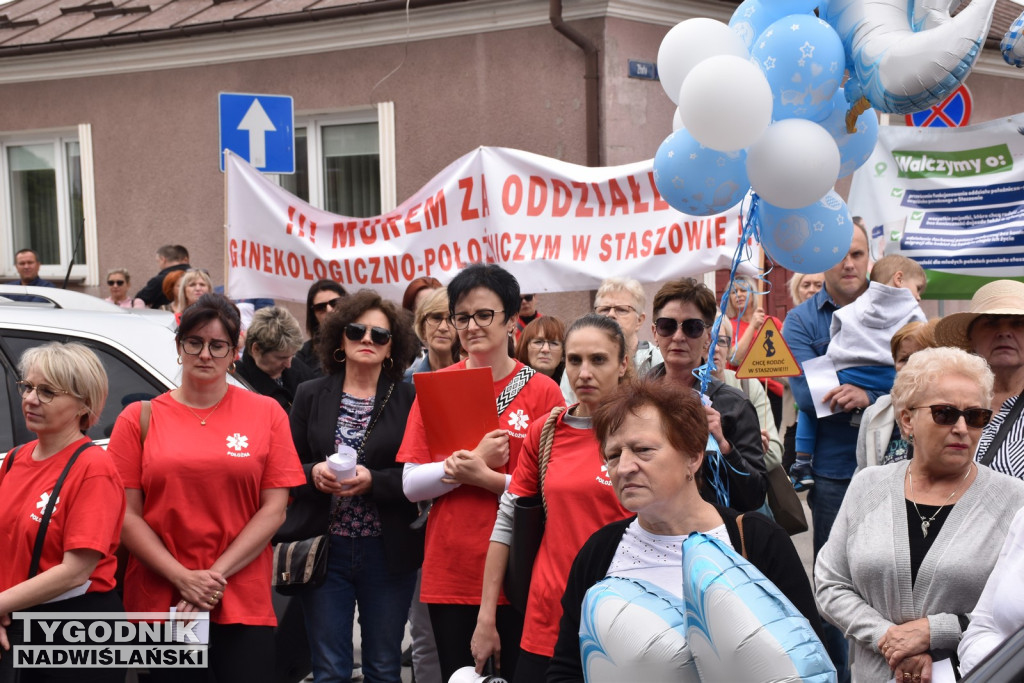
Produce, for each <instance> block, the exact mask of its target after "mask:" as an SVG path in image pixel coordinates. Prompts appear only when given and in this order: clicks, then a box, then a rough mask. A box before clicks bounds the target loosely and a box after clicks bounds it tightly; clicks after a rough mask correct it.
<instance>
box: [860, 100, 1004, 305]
mask: <svg viewBox="0 0 1024 683" xmlns="http://www.w3.org/2000/svg"><path fill="white" fill-rule="evenodd" d="M1022 130H1024V114H1018V115H1016V116H1011V117H1009V118H1004V119H998V120H996V121H989V122H987V123H982V124H979V125H976V126H968V127H965V128H914V127H896V126H882V127H881V128H880V129H879V131H878V144H877V145H876V146H875V151H874V153H873V154H872V155H871V158H869V159H868V161H867V162H866V163H865V164H864V165H863V166H861V167H860V169H859V170H857V172H856V173H855V174H854V176H853V184H852V186H851V189H850V201H849V206H850V212H851V213H853V214H854V215H858V214H859V215H861V216H863V217H864V220H865V222H866V224H867V226H868V231H869V233H870V235H871V241H872V252H873V254H874V256H875V257H876V258H877V257H879V256H881V255H882V254H883V253H885V254H890V253H900V254H903V255H904V256H909V257H910V258H913V259H914V260H915V261H917V262H918V263H920V264H921V266H922V267H924V268H925V269H926V270H927V271H928V289H927V290H926V291H925V296H926V298H929V299H969V298H970V297H971V295H972V294H973V293H974V292H975V291H976V290H977V289H978V287H980V286H981V285H983V284H985V283H986V282H989V281H991V280H994V279H1000V278H1020V279H1024V136H1022V133H1021V131H1022Z"/></svg>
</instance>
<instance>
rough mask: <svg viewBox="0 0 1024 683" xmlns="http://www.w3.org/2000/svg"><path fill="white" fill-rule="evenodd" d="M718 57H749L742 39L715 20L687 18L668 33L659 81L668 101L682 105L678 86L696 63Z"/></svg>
mask: <svg viewBox="0 0 1024 683" xmlns="http://www.w3.org/2000/svg"><path fill="white" fill-rule="evenodd" d="M716 55H734V56H736V57H743V58H744V59H746V58H747V57H749V56H750V52H749V51H748V50H747V46H746V45H745V44H744V43H743V39H742V38H740V36H739V35H738V34H737V33H736V32H735V31H733V30H732V29H731V28H729V27H728V26H727V25H726V24H723V23H722V22H720V21H715V20H714V19H705V18H703V17H701V18H697V19H687V20H686V21H682V22H679V23H678V24H676V25H675V26H673V27H672V29H671V30H670V31H669V32H668V33H666V34H665V38H664V39H662V41H661V47H659V48H658V78H659V79H661V87H663V88H664V89H665V92H666V93H667V94H668V96H669V98H670V99H671V100H672V101H673V102H675V103H676V104H678V103H679V87H680V86H681V85H682V84H683V81H685V80H686V76H687V74H689V73H690V70H691V69H693V67H695V66H696V65H697V64H699V63H700V62H702V61H704V60H705V59H707V58H708V57H714V56H716Z"/></svg>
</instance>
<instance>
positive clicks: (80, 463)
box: [0, 437, 125, 593]
mask: <svg viewBox="0 0 1024 683" xmlns="http://www.w3.org/2000/svg"><path fill="white" fill-rule="evenodd" d="M87 442H88V439H86V438H85V437H83V438H81V439H79V440H78V441H76V442H75V443H73V444H71V445H70V446H68V447H67V448H65V449H63V450H62V451H60V452H58V453H55V454H53V455H52V456H50V457H49V458H47V459H46V460H41V461H36V460H33V459H32V453H33V452H34V451H35V448H36V446H37V445H38V443H39V442H38V441H30V442H29V443H27V444H25V445H24V446H22V447H21V448H18V449H17V454H16V455H15V458H14V462H13V463H12V464H11V470H10V472H8V471H7V460H6V458H5V459H4V462H3V464H2V465H0V501H2V504H0V548H2V549H3V550H2V551H0V554H2V555H3V559H2V560H0V591H4V590H7V589H8V588H10V587H11V586H16V585H17V584H19V583H21V582H22V581H25V580H26V579H28V569H29V565H30V564H31V563H32V549H33V548H34V547H35V544H36V534H37V533H38V532H39V523H40V521H42V516H43V512H44V511H45V509H46V504H47V502H48V501H49V499H50V494H51V493H52V492H53V487H54V485H55V484H56V483H57V479H58V478H59V477H60V474H61V472H63V471H64V467H65V466H66V465H67V464H68V460H70V459H71V456H72V455H73V454H74V452H75V451H76V450H78V447H79V446H81V445H82V444H83V443H87ZM7 457H10V453H8V454H7ZM124 506H125V501H124V487H123V486H122V485H121V478H120V477H119V476H118V474H117V468H116V467H114V463H113V462H112V461H111V459H110V456H109V455H108V454H107V452H106V451H104V450H103V449H102V448H100V447H99V446H93V447H91V448H87V449H85V450H84V451H82V454H81V455H79V456H78V460H76V461H75V464H74V465H72V466H71V470H70V471H69V472H68V476H67V478H66V479H65V480H64V485H63V486H62V487H61V490H60V494H59V495H58V497H57V503H56V505H55V506H54V508H53V515H52V516H51V517H50V524H49V526H48V527H47V528H46V541H45V542H44V543H43V552H42V555H41V556H40V559H39V573H40V574H42V573H43V572H45V571H46V570H47V569H51V568H52V567H56V566H57V565H59V564H60V563H61V562H62V561H63V559H64V553H65V552H67V551H68V550H96V551H98V552H100V553H102V554H103V557H102V559H100V561H99V563H98V564H97V565H96V568H95V569H93V570H92V574H90V575H89V580H90V581H92V584H90V586H89V588H88V589H87V592H89V593H97V592H103V591H110V590H113V589H114V572H115V571H116V569H117V558H116V557H114V553H115V552H116V551H117V545H118V543H119V542H120V537H121V522H122V521H124Z"/></svg>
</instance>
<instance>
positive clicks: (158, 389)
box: [0, 331, 167, 448]
mask: <svg viewBox="0 0 1024 683" xmlns="http://www.w3.org/2000/svg"><path fill="white" fill-rule="evenodd" d="M3 341H4V343H5V347H6V350H7V351H8V353H9V354H10V358H11V361H12V362H13V363H14V365H15V367H16V366H17V363H18V362H19V361H20V360H21V356H22V354H23V353H24V352H25V351H26V350H27V349H29V348H31V347H33V346H38V345H39V344H46V343H48V342H51V341H63V342H67V341H78V342H81V343H82V344H85V345H86V346H88V347H89V348H90V349H92V350H93V351H94V352H95V353H96V355H97V356H98V357H99V359H100V362H101V363H103V369H104V370H106V371H107V381H108V383H109V387H110V388H109V393H108V394H107V402H106V404H105V405H104V407H103V412H102V414H101V415H100V419H99V421H98V422H97V423H96V424H95V425H93V426H92V428H91V429H89V433H88V434H89V437H90V438H92V440H93V441H99V440H104V439H109V438H110V432H111V431H112V430H113V429H114V422H116V421H117V416H118V415H120V414H121V410H123V409H124V407H125V406H127V405H128V404H129V403H132V402H134V401H142V400H149V399H152V398H155V397H156V396H159V395H160V394H162V393H164V392H165V391H167V387H165V386H163V385H162V384H161V383H160V382H159V381H158V380H157V379H156V378H154V377H151V376H150V375H149V374H148V373H147V372H146V371H145V370H144V369H143V368H141V367H140V366H139V365H138V364H137V363H135V361H133V360H132V359H131V358H129V357H127V356H126V355H124V354H123V353H121V352H120V351H118V350H117V349H115V348H112V347H109V346H107V345H105V344H102V343H100V342H96V341H94V340H91V339H77V338H74V337H71V336H64V337H62V338H60V339H55V338H53V337H52V336H47V335H43V334H37V333H31V332H21V331H7V332H5V333H4V335H3ZM18 379H19V378H18V377H17V376H14V374H13V373H11V376H9V377H7V378H6V381H5V385H6V387H7V388H8V393H10V391H11V390H14V389H16V388H15V386H14V383H15V382H16V381H17V380H18ZM14 396H17V394H16V393H15V394H14ZM15 408H16V410H13V411H12V414H13V425H14V429H15V430H17V431H21V432H25V420H24V418H23V417H22V415H21V408H20V403H18V404H17V405H16V406H15ZM0 429H2V428H0ZM14 436H15V437H16V436H17V433H15V435H14ZM29 438H31V437H29ZM8 439H10V440H9V441H8ZM17 443H20V440H18V439H17V438H13V439H12V438H10V437H8V436H6V435H4V433H3V432H2V431H0V447H5V448H9V447H10V445H14V444H17ZM7 444H10V445H7Z"/></svg>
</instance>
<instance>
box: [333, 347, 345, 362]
mask: <svg viewBox="0 0 1024 683" xmlns="http://www.w3.org/2000/svg"><path fill="white" fill-rule="evenodd" d="M339 351H341V349H334V353H333V354H331V355H333V356H334V360H336V361H338V362H339V363H344V362H345V352H344V351H341V358H338V352H339Z"/></svg>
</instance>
